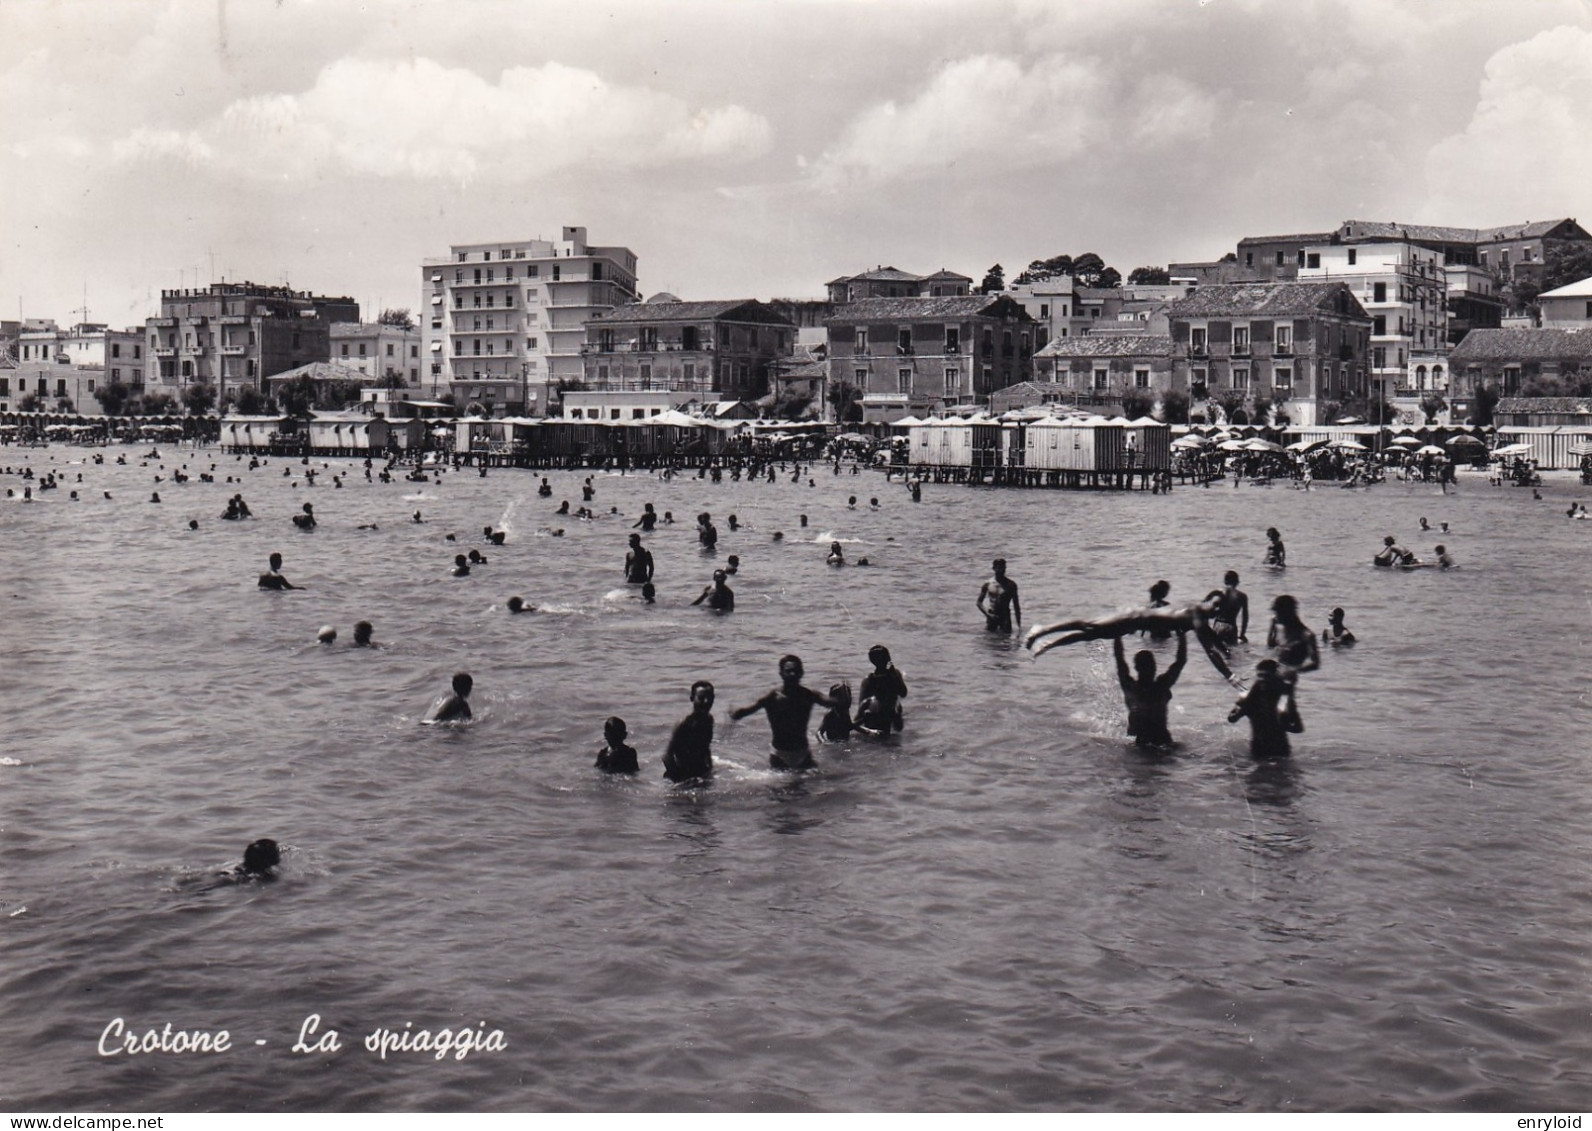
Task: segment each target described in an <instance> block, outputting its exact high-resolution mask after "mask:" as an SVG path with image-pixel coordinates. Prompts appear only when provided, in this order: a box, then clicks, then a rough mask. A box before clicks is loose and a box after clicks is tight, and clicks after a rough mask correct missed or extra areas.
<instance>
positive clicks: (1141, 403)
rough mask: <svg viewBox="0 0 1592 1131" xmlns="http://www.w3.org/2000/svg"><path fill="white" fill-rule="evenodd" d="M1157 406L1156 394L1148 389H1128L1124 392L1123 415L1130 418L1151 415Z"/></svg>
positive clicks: (1135, 418) (1134, 418)
mask: <svg viewBox="0 0 1592 1131" xmlns="http://www.w3.org/2000/svg"><path fill="white" fill-rule="evenodd" d="M1154 407H1155V394H1154V393H1152V392H1150V391H1149V390H1148V389H1128V390H1126V391H1125V392H1123V394H1122V415H1123V416H1125V417H1127V418H1128V419H1129V420H1137V419H1139V417H1141V416H1148V415H1150V410H1151V409H1153V408H1154Z"/></svg>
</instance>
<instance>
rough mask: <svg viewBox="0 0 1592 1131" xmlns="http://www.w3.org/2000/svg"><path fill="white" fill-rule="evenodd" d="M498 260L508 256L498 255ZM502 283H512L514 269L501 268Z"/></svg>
mask: <svg viewBox="0 0 1592 1131" xmlns="http://www.w3.org/2000/svg"><path fill="white" fill-rule="evenodd" d="M498 258H499V259H507V258H508V255H507V254H506V253H505V254H503V255H500V256H499V257H498ZM503 281H504V282H506V283H512V282H513V281H514V268H513V267H505V268H503Z"/></svg>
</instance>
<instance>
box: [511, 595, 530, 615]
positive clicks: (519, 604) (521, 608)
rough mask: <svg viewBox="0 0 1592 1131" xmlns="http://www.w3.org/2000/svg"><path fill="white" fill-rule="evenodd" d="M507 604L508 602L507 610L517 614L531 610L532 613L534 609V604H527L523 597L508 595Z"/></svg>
mask: <svg viewBox="0 0 1592 1131" xmlns="http://www.w3.org/2000/svg"><path fill="white" fill-rule="evenodd" d="M507 604H508V610H509V612H511V613H514V614H515V615H518V614H520V613H524V612H532V613H534V612H535V611H536V606H535V605H527V604H526V603H525V598H524V597H510V598H509V599H508V603H507Z"/></svg>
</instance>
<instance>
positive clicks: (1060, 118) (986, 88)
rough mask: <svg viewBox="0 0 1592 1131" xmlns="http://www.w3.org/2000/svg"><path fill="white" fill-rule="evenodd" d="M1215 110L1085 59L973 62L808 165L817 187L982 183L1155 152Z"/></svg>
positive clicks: (1188, 92) (873, 116) (1184, 88)
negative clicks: (928, 178)
mask: <svg viewBox="0 0 1592 1131" xmlns="http://www.w3.org/2000/svg"><path fill="white" fill-rule="evenodd" d="M1215 118H1216V102H1215V100H1214V98H1213V97H1212V96H1210V95H1208V94H1207V93H1205V92H1203V91H1201V90H1199V89H1197V88H1196V87H1195V86H1194V85H1193V84H1191V83H1189V82H1187V81H1184V80H1182V79H1179V78H1177V77H1175V76H1158V77H1156V78H1154V79H1143V80H1137V81H1135V80H1133V79H1131V78H1130V77H1128V76H1124V75H1121V74H1119V73H1117V72H1116V71H1114V70H1113V69H1112V68H1110V67H1109V66H1107V65H1106V64H1105V63H1104V62H1102V61H1100V60H1097V59H1093V58H1088V57H1071V56H1067V55H1060V54H1057V55H1050V56H1047V57H1044V58H1041V59H1038V60H1035V61H1034V62H1033V63H1032V64H1031V65H1030V66H1027V67H1025V66H1024V65H1023V64H1022V63H1020V62H1019V61H1018V60H1015V59H1012V58H1007V57H1004V56H997V55H978V56H974V57H972V58H968V59H961V60H958V61H956V62H953V63H950V64H948V65H946V66H945V67H943V68H942V69H941V70H940V71H939V72H938V73H937V74H936V75H935V76H934V77H933V78H932V79H931V80H930V81H929V83H928V84H927V86H925V87H924V88H923V89H922V90H921V92H920V93H918V94H917V95H916V96H915V97H913V98H912V99H910V100H909V101H907V102H905V103H902V104H898V103H896V102H894V101H888V102H883V103H880V104H878V105H875V106H873V107H870V108H868V109H866V110H864V111H863V112H862V113H861V114H859V115H858V116H857V117H856V118H854V119H853V120H852V122H851V123H850V125H849V126H848V127H847V128H846V130H845V132H844V133H843V134H842V135H841V137H840V140H839V141H838V143H837V144H836V145H835V146H834V147H833V148H832V149H830V150H828V151H826V152H825V153H824V155H823V156H822V157H821V158H820V159H819V160H818V161H817V162H815V163H814V165H813V170H812V178H813V183H814V184H815V185H816V186H817V187H819V188H821V189H824V190H830V191H833V190H836V189H839V188H841V187H842V186H844V185H847V184H854V183H858V182H882V181H891V180H897V179H914V178H917V177H919V176H922V175H924V174H927V173H932V172H936V171H943V172H949V171H951V170H954V169H960V170H961V171H963V172H965V173H967V174H969V175H973V176H978V177H983V178H987V177H991V176H997V177H998V176H999V175H1000V174H1001V173H1002V172H1006V171H1012V170H1019V169H1030V168H1036V167H1041V166H1054V165H1059V164H1060V163H1062V162H1066V161H1069V160H1072V159H1075V158H1079V157H1082V156H1084V155H1085V154H1087V153H1088V152H1089V151H1090V150H1091V149H1092V148H1094V147H1096V146H1100V145H1110V146H1112V147H1113V149H1115V150H1117V151H1119V152H1120V151H1122V150H1124V149H1135V150H1154V149H1156V148H1158V147H1161V146H1164V145H1168V144H1174V143H1177V142H1180V141H1185V140H1191V139H1197V138H1199V137H1203V136H1204V135H1205V134H1207V133H1208V132H1209V131H1210V129H1211V126H1212V123H1213V122H1214V120H1215Z"/></svg>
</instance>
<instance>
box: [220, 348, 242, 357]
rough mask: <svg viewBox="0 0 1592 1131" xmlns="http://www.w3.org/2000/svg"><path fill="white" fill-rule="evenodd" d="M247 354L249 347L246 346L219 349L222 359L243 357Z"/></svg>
mask: <svg viewBox="0 0 1592 1131" xmlns="http://www.w3.org/2000/svg"><path fill="white" fill-rule="evenodd" d="M248 352H249V347H248V346H222V347H221V355H222V356H223V357H243V356H244V355H245V354H247V353H248Z"/></svg>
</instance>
